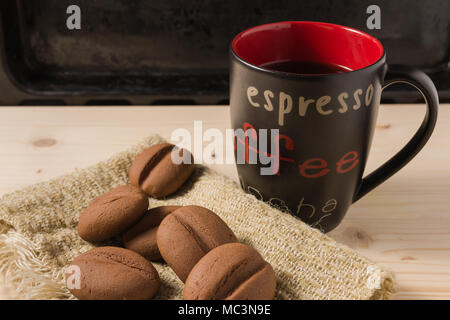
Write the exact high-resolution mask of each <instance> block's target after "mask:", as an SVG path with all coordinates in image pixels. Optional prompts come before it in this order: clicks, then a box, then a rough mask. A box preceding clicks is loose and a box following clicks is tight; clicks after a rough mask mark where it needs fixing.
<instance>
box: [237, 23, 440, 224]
mask: <svg viewBox="0 0 450 320" xmlns="http://www.w3.org/2000/svg"><path fill="white" fill-rule="evenodd" d="M230 56H231V70H230V72H231V73H230V81H231V84H230V105H231V120H232V126H233V128H234V129H235V132H237V131H236V130H237V129H242V130H241V131H243V132H245V133H246V135H245V136H239V135H235V149H236V150H245V154H244V156H241V157H240V158H239V157H238V155H237V154H236V157H237V159H243V161H238V162H240V163H238V164H237V169H238V173H239V178H240V181H241V186H242V188H243V189H244V190H246V191H247V192H249V193H252V194H254V195H255V196H256V197H257V198H258V199H261V200H263V201H266V202H269V203H270V204H271V205H272V206H275V207H277V208H279V209H281V210H282V211H286V212H289V213H291V214H293V215H295V216H297V217H299V218H300V219H301V220H303V221H305V222H306V223H308V224H309V225H311V226H313V227H316V228H318V229H320V230H322V231H323V232H328V231H330V230H332V229H334V228H335V227H336V226H337V225H338V224H339V223H340V221H341V220H342V219H343V217H344V215H345V213H346V211H347V210H348V208H349V206H350V205H351V204H352V203H353V202H355V201H357V200H359V199H360V198H361V197H363V196H364V195H365V194H367V193H368V192H369V191H371V190H372V189H373V188H375V187H376V186H378V185H379V184H381V183H382V182H383V181H385V180H386V179H388V178H389V177H390V176H392V175H393V174H394V173H396V172H397V171H398V170H399V169H400V168H402V167H403V166H404V165H406V164H407V163H408V162H409V161H410V160H411V159H412V158H413V157H414V156H415V155H416V154H417V153H418V152H419V151H420V150H421V149H422V147H423V146H424V145H425V143H426V142H427V141H428V139H429V138H430V135H431V133H432V131H433V129H434V126H435V123H436V118H437V113H438V104H439V102H438V94H437V91H436V88H435V86H434V85H433V82H432V81H431V80H430V78H429V77H428V76H427V75H426V74H424V73H423V72H421V71H419V70H417V69H413V68H409V67H405V66H388V65H387V64H386V55H385V52H384V49H383V46H382V45H381V43H380V42H379V41H378V40H377V39H376V38H374V37H372V36H370V35H368V34H366V33H363V32H361V31H359V30H355V29H351V28H348V27H344V26H339V25H335V24H329V23H320V22H306V21H289V22H280V23H271V24H266V25H262V26H257V27H254V28H250V29H248V30H245V31H243V32H241V33H240V34H239V35H237V36H236V37H235V38H234V40H233V42H232V45H231V55H230ZM398 82H402V83H407V84H409V85H411V86H413V87H415V88H416V89H417V90H419V91H420V92H421V93H422V95H423V96H424V98H425V101H426V103H427V106H428V108H427V112H426V115H425V119H424V120H423V123H422V125H421V126H420V128H419V130H418V131H417V132H416V134H415V135H414V136H413V137H412V139H411V140H410V141H409V142H408V143H407V144H406V146H405V147H404V148H403V149H401V150H400V151H399V152H398V153H397V154H396V155H395V156H394V157H392V158H391V159H390V160H389V161H387V162H386V163H385V164H383V165H382V166H381V167H379V168H378V169H376V170H375V171H374V172H372V173H371V174H369V175H368V176H366V177H364V178H363V177H362V175H363V172H364V168H365V165H366V162H367V157H368V154H369V149H370V145H371V141H372V136H373V133H374V129H375V124H376V119H377V114H378V107H379V104H380V97H381V92H382V90H383V89H384V88H386V87H387V86H389V85H391V84H393V83H398ZM405 112H407V109H405ZM261 129H267V132H264V131H263V130H261ZM272 129H278V132H277V131H275V139H272V140H270V138H269V137H266V138H265V139H262V137H264V135H267V136H269V132H270V131H271V130H272ZM261 132H262V134H261ZM270 141H272V143H270ZM273 141H275V144H274V143H273ZM265 145H268V148H265V149H263V147H264V146H265ZM239 147H242V148H239ZM241 153H242V152H241ZM262 155H264V156H266V157H269V158H270V159H272V160H274V159H276V160H277V161H278V162H279V166H278V167H277V166H275V167H274V168H276V170H273V172H272V173H273V174H270V175H267V174H261V172H262V171H261V169H262V168H265V167H267V162H265V164H263V163H262V162H260V161H256V163H255V162H254V161H253V162H252V161H250V160H251V159H259V157H261V156H262Z"/></svg>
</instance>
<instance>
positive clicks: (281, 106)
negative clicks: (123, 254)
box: [247, 84, 374, 126]
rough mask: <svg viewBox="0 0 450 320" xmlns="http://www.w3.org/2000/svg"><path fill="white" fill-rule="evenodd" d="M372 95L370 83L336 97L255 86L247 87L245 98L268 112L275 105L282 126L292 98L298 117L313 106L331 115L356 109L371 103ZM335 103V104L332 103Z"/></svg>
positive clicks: (324, 114)
mask: <svg viewBox="0 0 450 320" xmlns="http://www.w3.org/2000/svg"><path fill="white" fill-rule="evenodd" d="M373 95H374V85H373V84H370V85H369V86H368V87H367V88H366V89H365V90H363V89H356V90H354V91H353V92H342V93H340V94H338V95H337V96H336V97H331V96H328V95H324V96H320V97H318V98H315V99H313V98H311V97H304V96H296V97H293V96H292V95H290V94H288V93H285V92H283V91H280V92H277V96H276V97H275V93H274V91H273V90H270V89H265V90H261V89H258V88H256V87H255V86H249V87H248V88H247V99H248V102H249V103H250V105H251V106H253V107H255V108H261V106H262V107H263V108H264V110H266V111H268V112H273V111H274V109H275V107H277V109H278V125H280V126H284V124H285V115H287V114H290V113H291V112H293V109H294V98H296V99H297V101H298V102H297V104H296V106H297V111H298V115H299V116H300V117H304V116H306V115H307V113H308V112H312V111H309V109H312V108H314V109H315V110H316V112H317V113H318V114H320V115H323V116H328V115H331V114H333V113H335V112H338V113H346V112H348V111H349V110H351V109H352V110H358V109H359V108H361V106H362V105H363V104H365V106H366V107H368V106H370V104H371V103H372V99H373ZM333 102H334V103H335V106H333V105H332V103H333Z"/></svg>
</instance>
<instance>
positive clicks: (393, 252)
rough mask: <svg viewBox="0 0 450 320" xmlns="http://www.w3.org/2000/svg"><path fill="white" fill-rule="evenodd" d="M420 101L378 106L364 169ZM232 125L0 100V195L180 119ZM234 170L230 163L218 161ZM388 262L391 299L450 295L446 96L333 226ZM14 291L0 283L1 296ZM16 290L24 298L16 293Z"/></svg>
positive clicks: (133, 110) (412, 117)
mask: <svg viewBox="0 0 450 320" xmlns="http://www.w3.org/2000/svg"><path fill="white" fill-rule="evenodd" d="M424 111H425V107H424V106H423V105H384V106H382V107H381V111H380V116H379V120H378V126H377V132H376V135H375V139H374V143H373V146H372V150H371V154H370V160H369V163H368V168H367V171H370V170H372V169H373V168H375V167H377V166H378V165H379V164H381V163H383V162H384V161H385V160H386V159H387V158H388V157H390V156H391V155H393V154H394V153H395V152H396V151H397V150H399V149H400V147H402V146H403V145H404V144H405V142H406V141H407V140H408V139H409V138H410V137H411V136H412V134H413V132H414V131H415V130H416V128H417V127H418V125H419V123H420V122H421V121H422V118H423V114H424ZM200 119H201V120H203V125H204V128H205V129H206V128H212V127H214V128H219V129H222V130H224V129H225V128H228V127H229V125H230V124H229V108H228V107H221V106H214V107H203V106H199V107H0V194H5V193H7V192H11V191H13V190H15V189H19V188H22V187H24V186H26V185H29V184H32V183H35V182H38V181H44V180H47V179H49V178H53V177H56V176H58V175H60V174H64V173H67V172H69V171H71V170H73V169H74V168H82V167H85V166H88V165H91V164H94V163H95V162H97V161H100V160H103V159H105V158H107V157H109V156H110V155H112V154H114V153H115V152H117V151H121V150H123V149H125V148H127V147H128V146H130V145H132V144H135V143H136V142H138V141H140V140H141V139H142V138H144V137H146V136H148V135H151V134H153V133H159V134H160V135H162V136H163V137H165V138H167V139H170V136H171V133H172V131H173V130H174V129H176V128H186V129H189V130H191V129H192V128H193V121H194V120H200ZM213 167H214V168H215V169H217V170H218V171H220V172H222V173H224V174H226V175H229V176H231V177H233V178H236V172H235V168H234V166H232V165H221V166H218V165H215V166H213ZM330 235H331V236H332V237H333V238H335V239H336V240H337V241H340V242H342V243H344V244H347V245H349V246H351V247H353V248H355V249H356V250H358V251H359V252H361V254H364V255H366V256H367V257H369V258H371V259H373V260H374V261H376V262H379V263H383V264H385V265H387V266H389V267H390V268H392V269H393V270H394V271H395V273H396V275H397V280H398V293H397V294H396V295H395V296H394V298H397V299H410V298H418V299H429V298H433V299H450V105H442V106H441V110H440V115H439V120H438V124H437V127H436V131H435V133H434V135H433V136H432V138H431V140H430V142H429V143H428V144H427V145H426V146H425V148H424V149H423V151H422V152H421V153H420V154H419V155H418V156H417V157H416V158H415V159H414V160H413V161H412V162H411V163H410V164H409V165H408V166H407V167H405V168H404V169H402V170H401V171H400V172H399V173H397V174H396V175H395V176H394V177H392V178H391V179H389V180H388V181H387V182H386V183H384V184H383V185H381V186H380V187H378V188H377V189H375V190H374V191H372V192H371V193H370V194H369V195H368V196H366V197H364V198H363V199H362V200H360V201H359V202H358V203H356V204H355V205H353V206H352V207H351V209H350V210H349V212H348V213H347V216H346V218H345V219H344V222H343V223H342V224H341V225H340V226H339V227H338V228H337V229H336V230H334V231H333V232H332V233H331V234H330ZM1 297H2V298H7V297H17V296H16V295H15V294H14V292H12V291H11V290H10V289H8V288H5V287H4V286H3V287H1V286H0V298H1ZM19 298H20V297H19Z"/></svg>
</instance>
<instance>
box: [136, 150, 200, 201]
mask: <svg viewBox="0 0 450 320" xmlns="http://www.w3.org/2000/svg"><path fill="white" fill-rule="evenodd" d="M174 148H175V146H174V145H173V144H169V143H162V144H158V145H155V146H152V147H150V148H148V149H145V150H144V151H142V152H141V153H140V154H139V155H138V156H137V157H136V160H134V162H133V164H132V165H131V168H130V183H131V184H132V185H134V186H136V187H139V188H141V189H142V190H143V191H144V192H145V193H147V194H148V195H150V196H152V197H154V198H161V197H165V196H168V195H170V194H172V193H174V192H175V191H177V190H178V189H180V187H181V186H182V185H183V184H184V183H185V182H186V180H187V179H188V178H189V177H190V176H191V174H192V172H193V171H194V158H193V157H192V155H191V153H190V152H189V151H188V150H186V149H178V148H176V149H174ZM172 150H173V151H174V152H178V155H179V156H180V158H183V156H185V157H187V158H188V159H190V163H189V164H188V163H180V164H175V163H174V162H173V161H172V155H171V153H172Z"/></svg>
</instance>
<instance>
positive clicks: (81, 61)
mask: <svg viewBox="0 0 450 320" xmlns="http://www.w3.org/2000/svg"><path fill="white" fill-rule="evenodd" d="M71 4H77V5H79V6H80V8H81V10H82V28H81V30H68V29H67V27H66V19H67V17H68V15H67V14H66V9H67V7H68V6H69V5H71ZM371 4H377V5H378V6H379V7H380V8H381V21H382V24H381V29H380V30H368V29H367V27H366V19H367V17H368V14H367V13H366V9H367V7H368V6H369V5H371ZM0 9H1V16H0V19H1V21H0V29H1V30H0V58H1V59H2V67H1V68H0V104H3V105H5V104H6V105H16V104H54V105H58V104H69V105H71V104H78V105H79V104H144V105H148V104H224V103H227V99H228V46H229V43H230V41H231V39H232V38H233V36H234V35H235V34H236V33H238V32H239V31H240V30H243V29H245V28H247V27H250V26H254V25H258V24H262V23H267V22H274V21H281V20H316V21H328V22H333V23H338V24H343V25H347V26H351V27H355V28H358V29H361V30H363V31H365V32H368V33H370V34H372V35H374V36H376V37H377V38H379V39H380V40H381V41H382V42H383V44H384V46H385V48H386V51H387V53H388V61H389V62H390V63H402V64H408V65H413V66H417V67H420V68H422V69H423V70H424V71H426V72H427V73H428V74H430V75H431V76H432V78H433V80H434V81H435V83H436V84H437V86H438V89H439V93H440V97H441V100H443V101H447V102H450V69H449V62H450V1H448V0H431V1H422V0H396V1H391V0H379V1H373V0H369V1H366V0H345V1H344V0H342V1H331V0H315V1H305V0H302V1H300V0H278V1H261V0H248V1H242V0H239V1H237V0H229V1H221V0H208V1H199V0H192V1H185V0H153V1H143V0H136V1H129V0H108V1H106V0H96V1H95V0H78V1H75V0H70V1H67V0H40V1H33V0H18V1H12V0H2V1H1V2H0ZM383 100H384V102H416V101H419V100H420V101H421V97H420V96H419V95H418V94H417V93H416V92H415V91H414V90H411V89H409V88H407V87H403V86H396V87H393V88H392V89H389V90H388V91H387V92H386V93H385V94H384V95H383Z"/></svg>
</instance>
